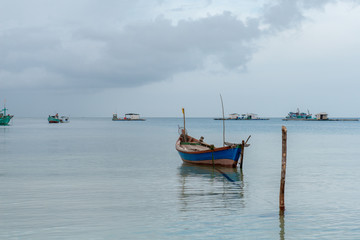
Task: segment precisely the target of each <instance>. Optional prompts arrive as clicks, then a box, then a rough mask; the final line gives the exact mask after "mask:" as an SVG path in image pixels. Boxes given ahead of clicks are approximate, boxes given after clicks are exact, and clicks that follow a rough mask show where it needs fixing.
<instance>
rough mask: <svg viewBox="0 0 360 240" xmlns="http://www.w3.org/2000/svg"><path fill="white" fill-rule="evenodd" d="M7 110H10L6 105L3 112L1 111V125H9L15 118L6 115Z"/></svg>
mask: <svg viewBox="0 0 360 240" xmlns="http://www.w3.org/2000/svg"><path fill="white" fill-rule="evenodd" d="M6 110H8V109H7V108H6V107H5V105H4V108H3V109H2V110H0V125H8V124H9V122H10V120H11V119H12V118H13V117H14V115H10V114H8V115H6Z"/></svg>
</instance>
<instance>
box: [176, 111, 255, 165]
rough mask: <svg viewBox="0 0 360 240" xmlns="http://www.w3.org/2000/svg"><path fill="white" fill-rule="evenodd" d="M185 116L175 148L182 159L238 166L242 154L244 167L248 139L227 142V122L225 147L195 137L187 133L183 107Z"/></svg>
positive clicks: (198, 162)
mask: <svg viewBox="0 0 360 240" xmlns="http://www.w3.org/2000/svg"><path fill="white" fill-rule="evenodd" d="M182 112H183V117H184V128H180V127H179V130H180V132H179V134H180V136H179V138H178V140H177V141H176V144H175V148H176V150H177V151H178V153H179V155H180V157H181V159H182V160H183V161H184V162H186V163H194V164H207V165H213V166H215V165H221V166H225V167H233V168H235V167H236V166H237V163H238V161H239V158H240V156H241V161H240V168H242V159H243V154H244V148H245V147H248V146H249V144H247V141H248V140H249V138H250V137H251V136H249V137H248V139H247V140H246V142H245V141H242V143H241V144H239V143H228V142H225V124H224V125H223V144H224V146H223V147H215V146H214V145H210V144H207V143H205V142H204V137H200V139H196V138H193V137H191V136H189V135H187V132H186V128H185V110H184V109H182ZM223 112H224V111H223Z"/></svg>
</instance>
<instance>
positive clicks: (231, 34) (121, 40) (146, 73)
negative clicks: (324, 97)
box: [0, 0, 332, 89]
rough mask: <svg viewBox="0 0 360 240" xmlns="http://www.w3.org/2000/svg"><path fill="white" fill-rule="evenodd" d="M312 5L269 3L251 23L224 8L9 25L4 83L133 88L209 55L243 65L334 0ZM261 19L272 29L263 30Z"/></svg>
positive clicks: (2, 38) (2, 36)
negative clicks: (123, 19)
mask: <svg viewBox="0 0 360 240" xmlns="http://www.w3.org/2000/svg"><path fill="white" fill-rule="evenodd" d="M315 2H316V3H314V2H313V1H310V0H302V1H288V0H279V1H277V2H276V3H275V4H274V3H273V4H271V5H270V4H267V5H265V6H264V11H263V15H261V16H258V17H257V18H248V19H246V20H240V19H238V18H237V16H235V15H233V14H232V13H231V12H223V13H222V14H218V15H208V16H207V17H204V18H200V19H186V20H181V21H179V22H177V23H176V24H174V23H173V22H172V21H171V20H170V19H165V18H163V17H158V18H156V19H154V20H152V21H142V22H133V23H127V24H126V25H124V24H123V23H120V22H119V24H118V25H115V24H114V25H111V27H104V28H100V27H99V24H97V25H96V26H97V27H89V25H79V26H77V25H75V26H72V25H64V26H61V25H57V26H56V27H53V26H52V25H49V26H47V25H41V26H38V27H12V28H8V29H4V30H1V31H0V52H1V53H2V57H1V59H0V84H1V86H2V87H3V88H17V87H19V86H21V87H27V88H31V87H32V88H65V89H66V88H89V89H102V88H114V87H118V88H124V87H136V86H141V85H145V84H149V83H153V82H159V81H164V80H168V79H171V78H172V77H173V76H174V75H175V74H178V73H182V72H189V71H194V70H198V69H202V68H204V65H205V62H206V60H207V59H208V58H209V57H211V58H212V59H215V61H217V62H218V63H219V64H221V65H222V66H223V67H224V68H227V69H230V70H238V69H241V68H243V67H244V66H246V64H247V63H248V62H249V61H250V60H251V57H252V55H253V53H254V52H255V51H256V49H257V48H256V45H255V43H254V40H256V39H259V38H260V37H264V36H267V35H269V34H274V32H278V31H285V30H286V29H289V28H293V27H295V26H297V25H299V24H300V23H301V22H302V21H303V19H304V15H303V11H304V9H309V8H319V7H322V6H324V5H325V4H326V3H328V2H332V1H331V0H328V1H326V0H322V1H315ZM159 3H160V4H162V2H161V1H160V2H159ZM208 3H209V4H211V1H209V2H208ZM104 14H105V13H104ZM261 24H265V25H266V26H267V28H265V29H262V28H260V25H261Z"/></svg>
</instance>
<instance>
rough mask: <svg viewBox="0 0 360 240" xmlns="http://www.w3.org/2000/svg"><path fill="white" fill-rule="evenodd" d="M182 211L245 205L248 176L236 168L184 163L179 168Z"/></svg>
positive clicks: (230, 207)
mask: <svg viewBox="0 0 360 240" xmlns="http://www.w3.org/2000/svg"><path fill="white" fill-rule="evenodd" d="M179 176H180V178H179V179H180V191H179V192H180V194H179V199H180V201H181V203H182V210H183V211H189V210H192V209H194V210H195V209H198V208H199V207H201V208H202V209H206V208H209V209H216V208H228V209H232V208H237V209H238V208H239V207H245V202H244V175H243V173H242V171H240V170H238V169H233V168H223V167H212V166H198V165H191V164H186V163H183V164H182V166H181V167H180V168H179Z"/></svg>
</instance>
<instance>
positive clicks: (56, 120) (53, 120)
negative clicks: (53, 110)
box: [48, 113, 70, 123]
mask: <svg viewBox="0 0 360 240" xmlns="http://www.w3.org/2000/svg"><path fill="white" fill-rule="evenodd" d="M48 122H49V123H68V122H70V120H69V117H67V116H61V117H59V114H58V113H57V114H55V115H53V116H50V115H49V117H48Z"/></svg>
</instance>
